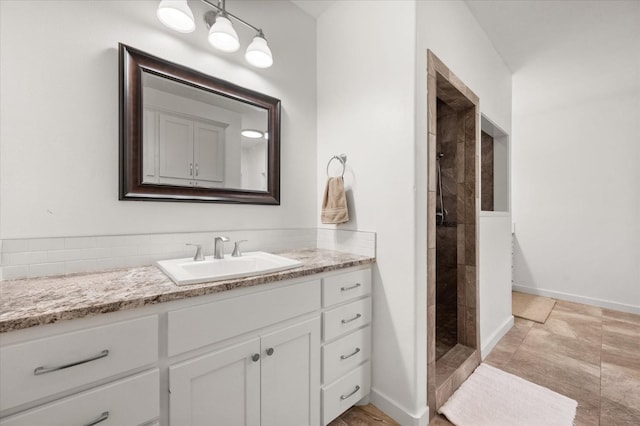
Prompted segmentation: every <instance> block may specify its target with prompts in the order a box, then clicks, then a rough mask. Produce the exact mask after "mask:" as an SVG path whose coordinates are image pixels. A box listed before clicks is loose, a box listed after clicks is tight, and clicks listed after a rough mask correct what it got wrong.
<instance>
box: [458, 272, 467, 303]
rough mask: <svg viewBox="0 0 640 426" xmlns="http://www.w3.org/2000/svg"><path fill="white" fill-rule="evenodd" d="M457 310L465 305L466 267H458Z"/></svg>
mask: <svg viewBox="0 0 640 426" xmlns="http://www.w3.org/2000/svg"><path fill="white" fill-rule="evenodd" d="M457 272H458V277H457V281H458V309H459V308H460V307H461V306H466V304H467V271H466V266H463V265H458V271H457Z"/></svg>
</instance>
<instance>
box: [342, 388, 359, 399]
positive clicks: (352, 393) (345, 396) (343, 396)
mask: <svg viewBox="0 0 640 426" xmlns="http://www.w3.org/2000/svg"><path fill="white" fill-rule="evenodd" d="M359 390H360V386H356V388H355V389H354V390H353V392H351V393H350V394H349V395H340V401H344V400H345V399H348V398H350V397H352V396H353V395H354V394H355V393H356V392H358V391H359Z"/></svg>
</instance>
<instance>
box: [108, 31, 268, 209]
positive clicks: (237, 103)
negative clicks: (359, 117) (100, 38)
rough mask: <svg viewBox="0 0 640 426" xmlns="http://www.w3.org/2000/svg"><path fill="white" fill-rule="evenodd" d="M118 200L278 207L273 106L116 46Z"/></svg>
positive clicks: (264, 99)
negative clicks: (118, 146) (118, 140)
mask: <svg viewBox="0 0 640 426" xmlns="http://www.w3.org/2000/svg"><path fill="white" fill-rule="evenodd" d="M119 59H120V194H119V196H120V200H138V201H141V200H149V201H183V202H219V203H246V204H271V205H279V204H280V100H278V99H276V98H273V97H271V96H267V95H264V94H262V93H258V92H255V91H253V90H249V89H246V88H243V87H240V86H237V85H235V84H233V83H229V82H228V81H225V80H221V79H218V78H215V77H212V76H209V75H206V74H204V73H201V72H198V71H195V70H192V69H190V68H187V67H185V66H182V65H178V64H175V63H172V62H168V61H165V60H163V59H160V58H157V57H155V56H152V55H149V54H147V53H145V52H142V51H140V50H137V49H134V48H132V47H129V46H126V45H124V44H120V45H119Z"/></svg>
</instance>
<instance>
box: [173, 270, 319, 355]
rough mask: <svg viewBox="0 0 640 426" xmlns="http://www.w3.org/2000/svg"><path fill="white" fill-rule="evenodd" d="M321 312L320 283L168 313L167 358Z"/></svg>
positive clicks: (308, 283)
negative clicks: (314, 312)
mask: <svg viewBox="0 0 640 426" xmlns="http://www.w3.org/2000/svg"><path fill="white" fill-rule="evenodd" d="M318 309H320V280H314V281H306V282H303V283H299V284H293V285H290V286H287V287H281V288H276V289H273V290H267V291H262V292H259V293H254V294H249V295H244V296H239V297H234V298H231V299H226V300H221V301H219V302H212V303H207V304H204V305H199V306H195V307H191V308H185V309H180V310H176V311H171V312H169V356H174V355H178V354H180V353H183V352H187V351H190V350H192V349H197V348H200V347H203V346H206V345H210V344H212V343H216V342H219V341H222V340H224V339H228V338H231V337H234V336H239V335H241V334H244V333H248V332H250V331H253V330H257V329H259V328H263V327H266V326H268V325H272V324H275V323H278V322H280V321H284V320H287V319H290V318H294V317H296V316H299V315H303V314H306V313H308V312H313V311H316V310H318Z"/></svg>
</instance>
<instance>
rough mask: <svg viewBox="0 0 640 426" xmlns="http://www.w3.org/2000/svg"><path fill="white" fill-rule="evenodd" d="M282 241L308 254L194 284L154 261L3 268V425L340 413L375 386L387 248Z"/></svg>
mask: <svg viewBox="0 0 640 426" xmlns="http://www.w3.org/2000/svg"><path fill="white" fill-rule="evenodd" d="M282 255H283V256H286V257H291V258H292V259H297V260H300V261H301V262H302V263H303V266H301V267H299V268H296V269H293V270H289V271H283V272H278V273H272V274H266V275H260V276H254V277H249V278H244V279H235V280H228V281H222V282H218V283H204V284H196V285H193V286H182V287H178V286H176V285H175V284H173V283H172V282H171V281H170V280H169V279H168V278H167V277H166V276H165V275H163V274H162V273H161V272H160V271H159V270H158V269H157V268H156V267H151V266H150V267H142V268H133V269H128V270H120V271H111V272H105V273H97V274H84V275H76V276H68V277H58V278H43V279H32V280H16V281H9V282H3V283H2V284H0V285H2V286H3V287H2V289H3V299H2V314H0V425H2V426H17V425H37V424H47V425H76V424H77V425H97V424H104V425H109V424H112V425H118V426H120V425H145V426H147V425H163V426H168V425H172V426H186V425H201V424H202V425H204V424H220V425H262V426H265V425H277V426H286V425H291V426H300V425H320V424H322V425H326V424H328V423H329V422H331V421H332V420H333V419H334V418H335V417H337V416H339V415H340V414H341V413H342V412H343V411H345V410H346V409H348V408H349V407H351V406H352V405H354V404H355V403H357V402H358V401H360V400H361V399H363V398H365V397H366V396H367V395H368V394H369V391H370V388H371V380H370V362H371V327H370V322H371V264H372V263H373V262H374V261H375V259H373V258H370V257H363V256H355V255H349V254H344V253H338V252H332V251H326V250H301V251H296V252H288V253H284V254H282ZM63 319H66V320H69V321H62V322H58V321H60V320H63Z"/></svg>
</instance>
